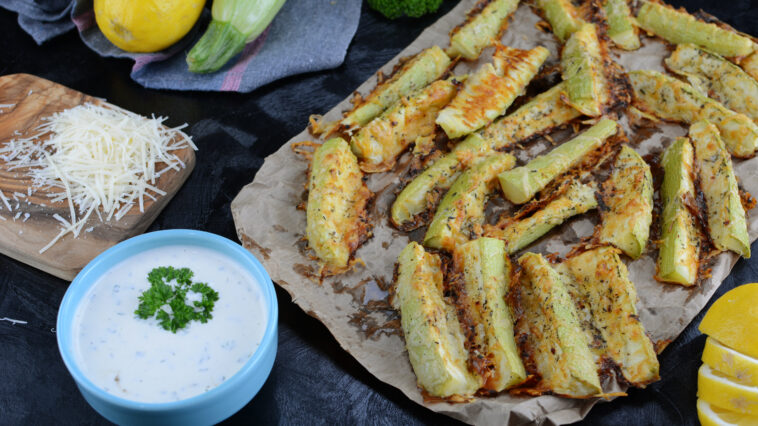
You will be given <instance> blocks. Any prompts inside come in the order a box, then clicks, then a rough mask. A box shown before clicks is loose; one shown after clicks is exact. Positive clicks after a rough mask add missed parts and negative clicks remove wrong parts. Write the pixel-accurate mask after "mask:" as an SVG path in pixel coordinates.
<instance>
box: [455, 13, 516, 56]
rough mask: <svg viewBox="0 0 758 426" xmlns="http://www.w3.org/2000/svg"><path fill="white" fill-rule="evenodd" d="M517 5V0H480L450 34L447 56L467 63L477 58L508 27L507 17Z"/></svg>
mask: <svg viewBox="0 0 758 426" xmlns="http://www.w3.org/2000/svg"><path fill="white" fill-rule="evenodd" d="M518 3H519V0H480V1H479V2H478V3H477V4H476V5H475V6H474V8H473V9H472V11H471V12H469V15H468V19H467V20H466V22H465V23H464V24H463V25H461V26H458V27H455V28H454V29H453V30H452V31H451V32H450V47H449V48H448V49H447V54H448V56H450V57H451V58H455V57H457V56H461V57H463V58H465V59H468V60H469V61H473V60H475V59H476V58H478V57H479V55H480V54H481V53H482V50H483V49H484V48H485V47H487V46H489V45H491V44H492V43H493V42H496V41H497V38H498V36H499V35H500V33H501V32H502V31H503V29H504V28H505V27H506V26H508V17H509V16H511V15H512V14H513V12H515V11H516V8H518Z"/></svg>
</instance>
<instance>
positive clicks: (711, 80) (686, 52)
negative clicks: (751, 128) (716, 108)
mask: <svg viewBox="0 0 758 426" xmlns="http://www.w3.org/2000/svg"><path fill="white" fill-rule="evenodd" d="M666 66H667V67H668V69H669V70H671V71H673V72H675V73H677V74H679V75H681V76H684V77H686V78H687V79H688V80H689V82H690V84H692V85H693V86H694V87H696V88H697V89H698V90H700V92H702V93H704V94H706V95H708V96H710V97H712V98H713V99H715V100H717V101H719V102H721V103H722V104H724V106H725V107H727V108H729V109H731V110H732V111H736V112H741V113H743V114H745V115H747V116H748V117H750V118H751V119H753V120H756V119H758V81H755V79H753V78H752V77H750V76H749V75H748V74H747V73H746V72H744V71H742V70H741V69H740V67H738V66H737V65H734V64H733V63H731V62H729V61H727V60H726V59H724V58H722V57H721V56H719V55H716V54H715V53H710V52H706V51H705V50H701V49H699V48H697V47H695V45H692V44H680V45H678V46H677V47H676V50H675V51H674V53H672V54H671V56H669V57H668V58H666Z"/></svg>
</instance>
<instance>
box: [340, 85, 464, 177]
mask: <svg viewBox="0 0 758 426" xmlns="http://www.w3.org/2000/svg"><path fill="white" fill-rule="evenodd" d="M457 91H458V89H457V87H456V86H455V84H454V83H453V82H452V81H448V80H438V81H435V82H433V83H432V84H430V85H428V86H426V87H425V88H423V89H421V90H420V91H417V92H415V93H414V94H412V95H409V96H404V97H403V98H402V99H401V100H400V102H396V103H395V105H393V106H392V107H390V108H389V109H388V110H387V111H385V112H384V113H382V115H380V116H379V117H377V118H375V119H373V120H371V122H369V123H368V124H367V125H366V126H364V127H362V128H361V129H360V130H359V131H358V133H356V134H355V136H353V137H352V139H351V140H350V146H351V148H352V149H353V152H354V153H355V155H357V156H358V158H360V159H361V162H360V166H361V169H362V170H363V171H365V172H369V173H376V172H386V171H388V170H390V169H392V167H393V166H394V165H395V161H396V160H397V157H398V156H399V155H400V154H402V153H403V151H405V149H406V148H407V147H408V145H410V144H411V143H413V142H414V141H415V140H416V139H417V138H419V137H428V136H431V135H433V134H434V129H435V127H436V126H435V124H434V120H435V118H436V117H437V112H439V110H440V109H442V108H443V107H444V106H445V105H447V104H448V102H450V100H452V99H453V96H455V93H456V92H457Z"/></svg>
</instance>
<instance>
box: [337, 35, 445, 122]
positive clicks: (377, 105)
mask: <svg viewBox="0 0 758 426" xmlns="http://www.w3.org/2000/svg"><path fill="white" fill-rule="evenodd" d="M449 66H450V58H449V57H448V56H447V54H446V53H445V52H444V51H443V50H442V49H441V48H440V47H439V46H432V47H430V48H428V49H426V50H423V51H421V52H420V53H419V54H417V55H416V56H415V57H413V58H412V59H410V60H409V61H408V62H406V63H405V64H404V65H403V66H402V67H401V68H400V69H398V70H397V71H395V72H394V73H393V74H392V77H390V78H389V79H387V80H385V81H384V82H382V83H379V84H378V85H377V86H376V87H375V88H374V90H373V91H372V92H371V93H370V94H368V95H367V96H366V97H365V98H364V99H363V100H362V101H361V102H360V103H359V104H358V105H356V106H355V107H354V108H353V109H352V111H350V112H348V113H347V114H346V115H345V117H344V118H343V119H342V121H340V124H342V126H343V127H344V128H345V129H346V130H347V131H352V130H354V129H355V128H357V127H362V126H365V125H366V124H368V122H369V121H371V120H373V119H374V118H375V117H376V116H378V115H379V114H381V113H382V112H384V110H386V109H387V108H389V107H390V106H392V105H393V104H394V103H395V102H397V101H399V100H400V98H402V97H403V96H406V95H409V94H411V93H413V92H414V91H416V90H418V89H421V88H423V87H426V85H427V84H429V83H431V82H432V81H434V80H437V79H438V78H440V76H441V75H442V74H443V73H444V72H445V71H447V69H448V67H449Z"/></svg>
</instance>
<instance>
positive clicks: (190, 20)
mask: <svg viewBox="0 0 758 426" xmlns="http://www.w3.org/2000/svg"><path fill="white" fill-rule="evenodd" d="M204 5H205V0H95V20H96V21H97V26H98V27H100V31H102V32H103V34H104V35H105V37H107V38H108V40H110V41H111V43H113V44H115V45H116V46H118V47H119V48H121V49H123V50H126V51H128V52H155V51H158V50H161V49H165V48H166V47H168V46H171V45H172V44H174V43H176V42H177V41H179V39H181V38H182V37H184V36H185V35H186V34H187V33H188V32H189V30H190V29H192V26H193V25H195V22H197V19H198V18H199V17H200V12H202V11H203V6H204Z"/></svg>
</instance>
